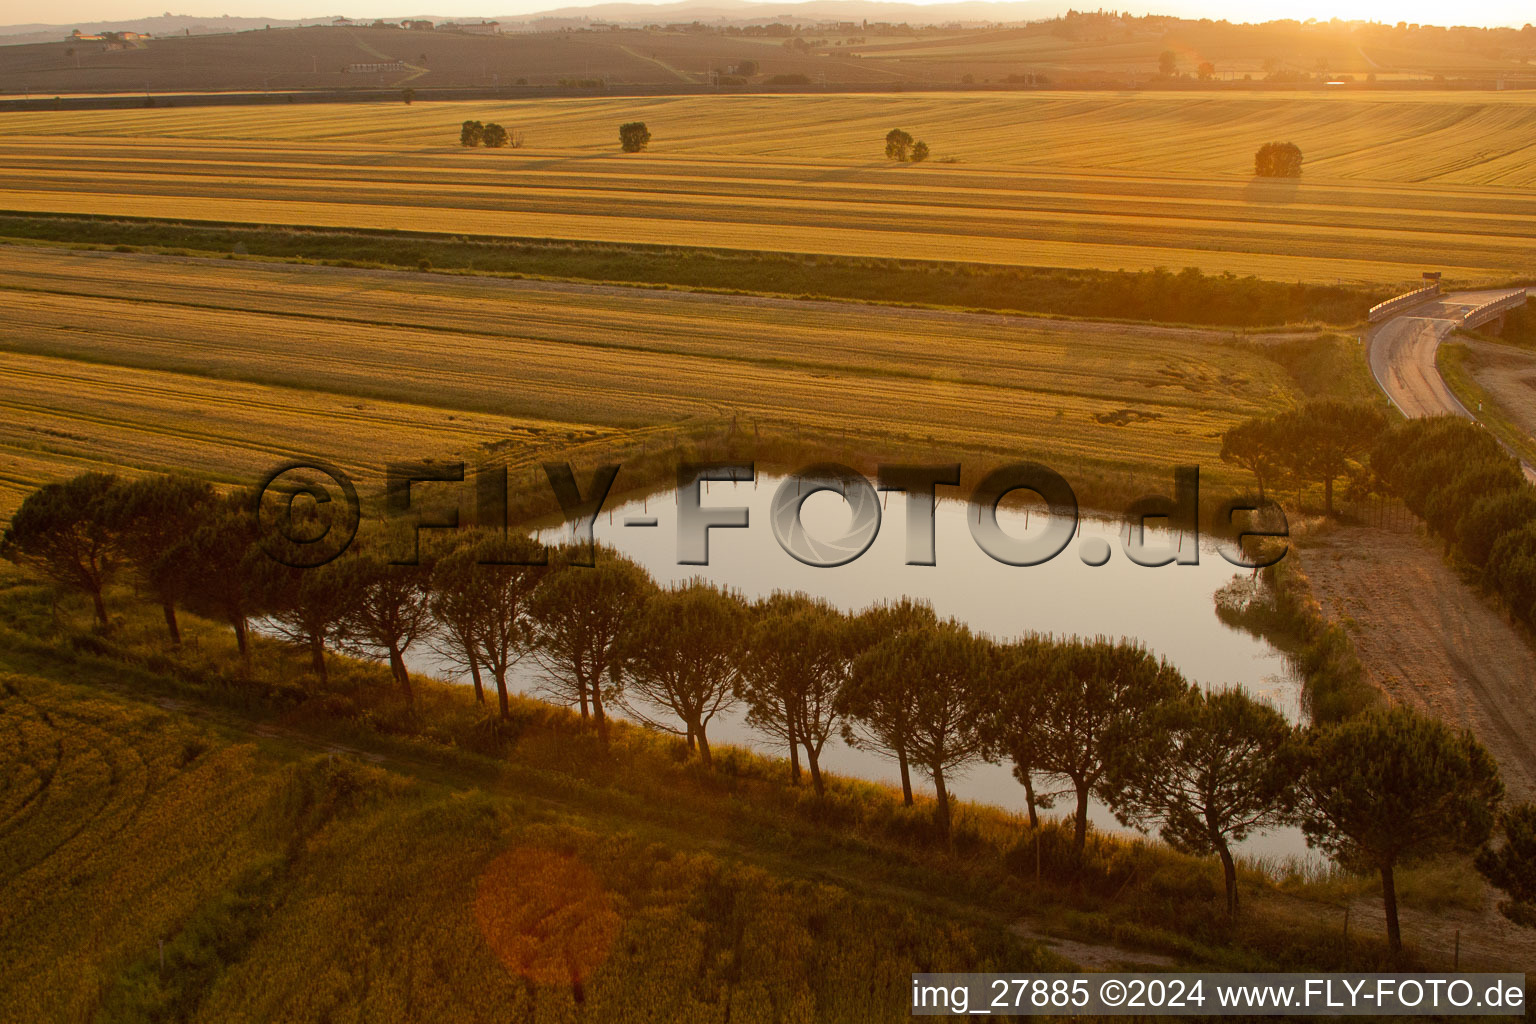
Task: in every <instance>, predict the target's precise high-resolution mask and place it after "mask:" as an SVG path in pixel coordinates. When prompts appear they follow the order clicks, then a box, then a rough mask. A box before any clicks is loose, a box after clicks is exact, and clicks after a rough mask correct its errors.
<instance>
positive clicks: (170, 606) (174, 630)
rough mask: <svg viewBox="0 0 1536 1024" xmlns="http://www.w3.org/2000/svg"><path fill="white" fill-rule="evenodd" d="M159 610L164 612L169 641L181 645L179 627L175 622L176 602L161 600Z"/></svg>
mask: <svg viewBox="0 0 1536 1024" xmlns="http://www.w3.org/2000/svg"><path fill="white" fill-rule="evenodd" d="M160 610H161V611H162V612H164V613H165V628H166V629H167V630H169V631H170V634H171V643H173V644H175V645H176V646H177V647H180V646H181V629H180V627H179V626H177V624H176V602H175V601H161V602H160Z"/></svg>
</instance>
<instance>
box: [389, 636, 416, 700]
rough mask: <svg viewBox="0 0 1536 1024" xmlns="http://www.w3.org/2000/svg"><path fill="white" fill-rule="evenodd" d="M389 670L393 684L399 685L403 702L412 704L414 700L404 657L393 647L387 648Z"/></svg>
mask: <svg viewBox="0 0 1536 1024" xmlns="http://www.w3.org/2000/svg"><path fill="white" fill-rule="evenodd" d="M389 670H390V672H392V673H394V676H395V682H397V683H399V684H400V692H401V693H403V694H404V695H405V702H406V703H407V704H414V703H415V702H416V698H415V695H414V694H413V693H411V674H410V673H409V672H407V671H406V670H405V657H404V656H403V655H402V654H401V653H400V649H399V648H397V647H395V646H393V645H391V646H390V648H389Z"/></svg>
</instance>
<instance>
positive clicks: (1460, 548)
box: [1371, 416, 1536, 626]
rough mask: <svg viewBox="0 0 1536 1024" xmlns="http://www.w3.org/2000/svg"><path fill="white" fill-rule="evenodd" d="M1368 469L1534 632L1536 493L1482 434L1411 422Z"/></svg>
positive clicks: (1453, 421) (1457, 425)
mask: <svg viewBox="0 0 1536 1024" xmlns="http://www.w3.org/2000/svg"><path fill="white" fill-rule="evenodd" d="M1371 468H1372V469H1373V470H1374V471H1375V473H1376V474H1377V475H1378V476H1379V477H1380V478H1381V480H1382V482H1383V483H1384V484H1385V485H1386V486H1387V487H1389V488H1390V489H1391V490H1392V491H1393V492H1394V493H1396V494H1397V495H1398V496H1399V497H1400V498H1402V500H1403V503H1404V504H1406V505H1407V506H1408V507H1409V508H1410V509H1412V510H1413V511H1414V512H1415V513H1416V514H1418V515H1419V516H1420V517H1421V518H1422V519H1423V520H1424V521H1425V523H1427V524H1428V525H1429V528H1430V529H1431V530H1433V531H1434V532H1435V534H1436V535H1438V536H1439V537H1440V538H1441V539H1442V540H1443V541H1444V542H1445V545H1446V547H1447V549H1448V550H1450V551H1452V552H1454V553H1455V554H1456V555H1457V556H1459V557H1460V558H1461V559H1462V560H1463V561H1465V562H1466V563H1467V564H1468V565H1470V566H1471V567H1472V569H1473V570H1474V571H1475V572H1476V573H1477V574H1478V576H1479V578H1480V580H1481V581H1482V583H1483V584H1484V585H1485V586H1486V587H1487V588H1488V589H1489V590H1491V591H1492V592H1494V593H1495V594H1497V595H1498V596H1499V597H1500V598H1501V599H1502V600H1503V601H1504V603H1505V605H1506V606H1507V607H1508V609H1509V611H1510V614H1512V615H1514V616H1515V617H1516V618H1517V619H1519V620H1520V621H1521V622H1524V623H1525V624H1526V625H1528V626H1536V488H1532V486H1531V485H1530V483H1529V482H1527V480H1526V479H1525V474H1524V473H1523V472H1522V471H1521V469H1520V463H1519V462H1518V461H1517V460H1516V459H1514V458H1513V457H1512V456H1510V455H1509V454H1508V453H1506V452H1505V451H1504V449H1503V448H1501V447H1500V446H1499V443H1498V442H1497V441H1496V440H1494V438H1493V435H1491V434H1489V433H1488V432H1487V431H1486V430H1484V429H1483V428H1482V427H1480V426H1478V425H1477V424H1476V423H1473V422H1472V421H1470V420H1465V419H1462V418H1460V417H1457V416H1441V417H1433V418H1429V419H1417V420H1408V421H1407V422H1405V423H1401V424H1399V425H1398V426H1396V427H1394V428H1392V430H1390V431H1388V432H1387V434H1386V435H1385V436H1384V437H1382V439H1381V440H1380V442H1379V443H1378V444H1377V445H1376V448H1375V451H1373V452H1372V453H1371Z"/></svg>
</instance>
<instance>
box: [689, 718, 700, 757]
mask: <svg viewBox="0 0 1536 1024" xmlns="http://www.w3.org/2000/svg"><path fill="white" fill-rule="evenodd" d="M697 749H699V744H698V742H697V741H695V740H694V738H693V726H691V725H690V726H689V727H688V753H690V754H691V753H693V752H694V751H695V750H697Z"/></svg>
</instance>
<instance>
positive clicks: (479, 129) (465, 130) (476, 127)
mask: <svg viewBox="0 0 1536 1024" xmlns="http://www.w3.org/2000/svg"><path fill="white" fill-rule="evenodd" d="M484 141H485V125H483V124H481V123H480V122H479V121H465V122H464V123H463V124H462V125H460V126H459V145H461V146H467V147H474V146H478V145H480V143H482V142H484Z"/></svg>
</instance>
